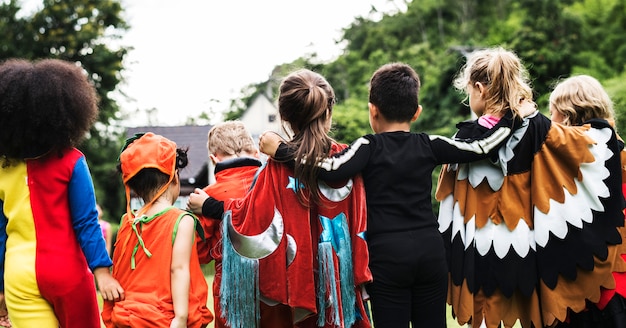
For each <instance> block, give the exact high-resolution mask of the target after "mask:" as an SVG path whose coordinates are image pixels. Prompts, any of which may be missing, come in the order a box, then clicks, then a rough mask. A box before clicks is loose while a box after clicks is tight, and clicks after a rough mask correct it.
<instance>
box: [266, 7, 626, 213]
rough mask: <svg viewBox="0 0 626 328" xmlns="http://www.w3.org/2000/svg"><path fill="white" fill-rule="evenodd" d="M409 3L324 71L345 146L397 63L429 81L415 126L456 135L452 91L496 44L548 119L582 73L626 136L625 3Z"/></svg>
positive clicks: (458, 107) (458, 102) (363, 24)
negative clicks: (379, 81)
mask: <svg viewBox="0 0 626 328" xmlns="http://www.w3.org/2000/svg"><path fill="white" fill-rule="evenodd" d="M405 4H406V10H405V11H403V12H394V13H391V14H384V15H382V18H381V19H380V20H377V21H376V20H373V19H370V18H367V17H358V18H356V19H355V20H354V21H353V22H352V23H351V24H350V25H349V26H347V27H346V28H345V29H344V31H343V32H344V34H343V40H341V43H342V44H345V49H344V52H343V54H342V55H341V56H339V57H338V58H336V59H335V60H333V61H331V62H328V63H323V64H318V65H317V66H316V68H317V70H318V71H319V72H320V73H322V74H323V75H324V76H325V77H326V78H327V79H328V81H329V82H330V83H331V84H332V85H333V87H334V89H335V92H336V94H337V98H338V104H337V106H336V107H335V111H334V113H333V121H334V132H333V133H334V136H335V138H336V139H337V140H339V141H341V142H345V143H350V142H352V141H353V140H355V139H356V138H357V137H359V136H361V135H363V134H366V133H371V129H370V127H369V122H368V114H367V99H368V82H369V79H370V77H371V74H372V73H373V72H374V71H375V70H376V69H377V68H378V67H379V66H381V65H383V64H385V63H389V62H396V61H401V62H406V63H408V64H410V65H411V66H412V67H413V68H415V70H416V71H417V72H418V74H419V75H420V79H421V82H422V88H421V91H420V104H421V105H422V106H423V112H422V115H421V116H420V118H419V119H418V120H417V121H416V122H415V123H414V124H413V125H412V127H411V129H412V130H413V131H419V132H427V133H432V134H440V135H447V136H450V135H452V134H453V133H454V132H455V131H456V128H455V124H456V123H457V122H459V121H462V120H466V119H469V118H470V111H469V108H468V106H466V105H465V104H463V100H464V95H462V94H461V93H459V92H458V91H457V90H455V89H454V88H453V86H452V81H453V79H454V77H455V75H456V74H457V72H458V71H459V69H460V67H461V66H462V65H463V64H464V62H465V55H467V54H468V53H469V52H471V51H472V50H473V49H478V48H484V47H492V46H503V47H505V48H508V49H511V50H513V51H514V52H516V53H517V54H518V55H519V57H520V59H521V60H522V63H523V64H524V65H525V66H526V68H527V69H528V71H529V74H530V77H531V81H532V85H533V88H534V91H535V95H536V97H535V100H536V101H537V103H538V105H539V108H540V110H541V111H542V112H543V113H544V114H547V112H548V97H549V94H550V92H551V90H552V88H553V86H554V84H555V83H556V82H558V81H559V80H560V79H562V78H566V77H569V76H571V75H573V74H583V73H584V74H589V75H592V76H594V77H596V78H597V79H599V80H600V81H601V82H602V83H603V85H604V86H605V87H606V88H607V92H609V95H611V97H612V99H613V100H614V103H615V110H616V115H617V127H618V130H619V131H625V130H624V129H626V124H624V122H626V112H625V111H624V108H625V107H624V106H626V87H625V86H624V83H623V81H624V79H625V78H626V75H625V73H624V72H625V68H626V43H625V42H624V35H626V30H625V29H626V2H625V1H623V0H542V1H536V0H519V1H518V0H419V1H406V2H405ZM311 59H312V58H310V57H309V58H301V59H299V60H296V61H294V63H291V64H282V65H280V66H277V71H281V73H284V68H285V67H290V66H293V65H302V64H303V62H307V63H309V64H310V61H311ZM282 76H284V74H277V75H274V74H273V75H272V79H275V80H274V81H279V80H280V79H281V78H282ZM259 87H260V88H263V89H265V86H263V85H259ZM273 90H274V92H275V93H274V94H277V93H276V89H273ZM436 176H437V174H436V173H434V174H433V181H435V180H436ZM435 207H436V206H435Z"/></svg>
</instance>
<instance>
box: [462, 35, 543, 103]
mask: <svg viewBox="0 0 626 328" xmlns="http://www.w3.org/2000/svg"><path fill="white" fill-rule="evenodd" d="M476 82H480V83H482V84H483V85H484V86H485V92H486V99H485V107H486V108H489V112H490V113H501V114H504V113H505V112H506V111H507V110H512V111H513V113H514V114H515V115H519V108H520V104H521V101H522V100H524V99H526V100H528V101H532V99H533V92H532V89H531V87H530V80H529V78H528V71H527V70H526V68H525V67H524V66H523V65H522V62H521V61H520V59H519V58H518V57H517V55H516V54H515V53H513V52H512V51H509V50H506V49H504V48H502V47H495V48H488V49H483V50H477V51H475V52H473V53H472V54H470V56H469V58H468V60H467V63H466V64H465V66H464V67H463V68H462V69H461V71H460V72H459V74H458V75H457V77H456V78H455V80H454V87H456V88H457V89H458V90H460V91H462V92H464V93H465V94H466V98H465V99H466V100H467V97H469V89H468V88H469V87H470V86H471V85H473V84H474V83H476Z"/></svg>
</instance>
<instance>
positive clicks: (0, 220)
mask: <svg viewBox="0 0 626 328" xmlns="http://www.w3.org/2000/svg"><path fill="white" fill-rule="evenodd" d="M7 223H8V220H7V217H6V215H4V202H3V201H2V200H0V291H2V292H4V255H5V253H6V250H7Z"/></svg>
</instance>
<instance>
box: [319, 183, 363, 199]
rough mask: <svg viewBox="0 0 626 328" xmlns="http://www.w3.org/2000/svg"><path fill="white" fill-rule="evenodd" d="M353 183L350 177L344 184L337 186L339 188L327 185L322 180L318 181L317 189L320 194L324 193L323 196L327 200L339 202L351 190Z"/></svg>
mask: <svg viewBox="0 0 626 328" xmlns="http://www.w3.org/2000/svg"><path fill="white" fill-rule="evenodd" d="M353 184H354V183H353V181H352V179H350V180H348V182H346V185H345V186H343V187H339V188H333V187H331V186H329V185H327V184H326V183H325V182H324V181H319V182H318V185H319V189H320V192H321V193H322V195H324V197H326V198H328V200H330V201H333V202H340V201H342V200H344V199H346V198H347V197H348V196H349V195H350V193H351V192H352V185H353Z"/></svg>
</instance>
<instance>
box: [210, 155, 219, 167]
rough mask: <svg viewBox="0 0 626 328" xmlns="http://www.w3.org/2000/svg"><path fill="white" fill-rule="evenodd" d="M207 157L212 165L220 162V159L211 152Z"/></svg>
mask: <svg viewBox="0 0 626 328" xmlns="http://www.w3.org/2000/svg"><path fill="white" fill-rule="evenodd" d="M209 159H210V160H211V162H213V165H215V164H217V163H219V162H220V159H219V158H218V157H217V156H215V155H213V154H209Z"/></svg>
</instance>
